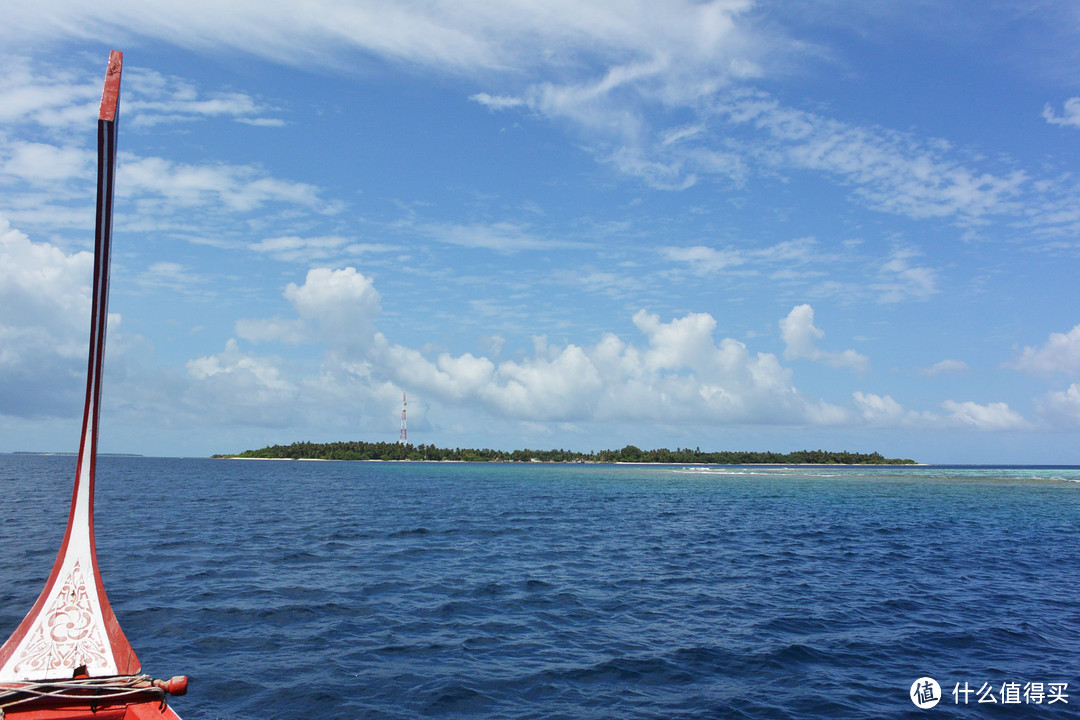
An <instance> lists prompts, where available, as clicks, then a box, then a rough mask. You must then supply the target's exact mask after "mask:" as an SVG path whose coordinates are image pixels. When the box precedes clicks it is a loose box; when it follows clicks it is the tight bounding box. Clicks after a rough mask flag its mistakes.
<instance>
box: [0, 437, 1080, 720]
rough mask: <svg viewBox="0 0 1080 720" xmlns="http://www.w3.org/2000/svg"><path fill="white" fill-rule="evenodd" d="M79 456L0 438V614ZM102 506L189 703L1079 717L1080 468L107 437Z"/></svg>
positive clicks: (120, 574) (158, 647)
mask: <svg viewBox="0 0 1080 720" xmlns="http://www.w3.org/2000/svg"><path fill="white" fill-rule="evenodd" d="M73 476H74V458H70V457H35V456H3V455H0V636H4V637H6V635H7V634H8V633H10V632H11V630H13V629H14V627H15V625H16V624H17V623H18V621H19V620H20V619H21V617H22V616H23V614H25V613H26V611H27V610H29V608H30V606H31V604H32V603H33V601H34V599H35V598H36V596H37V594H38V592H39V591H40V588H41V586H42V584H43V583H44V580H45V577H46V575H47V574H48V571H49V569H50V566H51V564H52V560H53V557H54V555H55V553H56V549H57V547H58V545H59V541H60V536H61V534H62V532H63V527H64V523H65V520H66V516H67V504H68V502H69V499H70V493H71V484H72V478H73ZM97 508H98V517H97V540H98V554H99V561H100V564H101V570H102V574H103V576H104V580H105V585H106V588H107V589H108V592H109V597H110V600H111V602H112V605H113V609H114V610H115V611H116V614H117V616H118V617H119V619H120V622H121V624H122V625H123V627H124V629H125V631H126V633H127V635H128V638H129V639H130V640H131V642H132V644H133V645H134V646H135V649H136V651H137V652H138V654H139V656H140V659H141V660H142V662H143V667H144V670H145V671H147V672H150V673H152V674H154V675H155V676H157V677H168V676H170V675H174V674H187V675H189V676H190V677H191V678H192V684H191V689H190V692H189V694H188V695H187V696H186V697H183V698H178V699H175V700H174V701H173V706H174V708H176V709H177V711H178V712H179V713H180V714H181V716H183V717H184V718H185V720H201V719H212V718H230V719H237V720H240V719H245V718H251V719H254V718H260V719H262V718H343V719H349V718H422V717H436V718H444V717H445V718H776V719H778V720H779V719H787V718H834V717H835V718H894V717H904V718H906V717H911V718H916V717H937V718H983V717H987V718H1025V717H1045V718H1067V717H1078V716H1080V713H1078V712H1077V711H1078V709H1080V609H1078V606H1077V592H1078V588H1080V563H1078V562H1077V557H1076V556H1077V546H1078V543H1077V528H1078V519H1080V470H1077V469H1062V468H1043V469H1030V468H1028V469H1008V468H933V467H923V468H780V467H756V468H754V467H734V468H683V467H674V466H650V467H641V466H583V465H515V466H507V465H484V464H476V465H474V464H427V463H412V464H409V463H404V464H390V463H344V462H256V461H215V460H177V459H150V458H110V457H106V458H102V459H100V460H99V470H98V493H97ZM923 676H929V677H933V678H934V679H936V680H937V681H938V683H939V684H940V686H941V688H942V693H943V695H944V697H943V699H942V701H941V704H939V705H938V706H937V707H936V708H933V709H930V710H920V709H918V708H917V707H916V706H915V705H914V704H913V703H912V701H911V699H910V698H909V690H910V688H911V685H912V683H913V682H914V681H915V680H916V679H917V678H920V677H923ZM964 683H967V686H968V687H969V688H970V689H971V690H972V693H971V694H970V695H967V696H966V700H967V702H966V704H965V702H964V700H965V696H964V695H963V693H960V694H959V695H954V693H953V691H954V689H956V688H957V685H958V684H959V686H960V688H963V687H964ZM1011 683H1018V684H1019V685H1020V686H1023V685H1025V684H1027V683H1042V684H1043V687H1044V689H1048V688H1049V685H1050V683H1067V684H1068V685H1067V689H1066V690H1065V692H1066V693H1067V694H1068V698H1067V699H1068V704H1066V703H1064V702H1061V701H1058V702H1056V703H1053V704H1049V699H1050V698H1049V696H1047V697H1044V698H1043V702H1042V703H1041V704H1038V705H1037V704H1035V703H1034V701H1033V700H1032V699H1030V698H1032V697H1035V696H1031V695H1029V696H1028V699H1025V698H1024V697H1023V696H1021V697H1020V702H1018V703H1011V702H1010V703H1003V702H1002V701H1003V700H1004V699H1011V698H1010V697H1007V696H1005V695H1003V694H1002V690H1003V689H1005V687H1006V686H1009V687H1011V685H1010V684H1011ZM984 685H985V686H986V687H987V688H992V689H993V691H994V697H995V698H996V699H997V700H998V702H997V704H990V703H986V702H984V703H979V702H978V699H979V696H978V692H977V691H978V690H980V689H981V688H983V686H984ZM1028 687H1029V690H1030V689H1037V686H1028ZM1058 687H1059V688H1060V686H1058ZM985 697H986V695H985V694H984V699H985ZM957 700H959V701H960V702H959V703H958V702H957Z"/></svg>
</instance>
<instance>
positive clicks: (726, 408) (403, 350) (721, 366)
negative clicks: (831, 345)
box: [189, 268, 847, 424]
mask: <svg viewBox="0 0 1080 720" xmlns="http://www.w3.org/2000/svg"><path fill="white" fill-rule="evenodd" d="M285 297H286V299H288V300H289V301H290V302H291V303H292V305H293V307H294V308H295V310H296V313H297V316H298V317H297V318H295V319H283V318H273V319H269V320H246V321H243V322H241V323H238V324H237V334H238V335H239V336H241V337H243V338H245V339H248V340H251V341H265V340H282V341H293V342H315V341H318V342H321V343H323V344H324V345H325V346H326V347H327V348H328V355H327V356H326V358H325V361H324V362H325V363H329V364H328V365H324V367H337V368H339V369H343V368H346V367H357V368H361V369H362V372H363V373H364V375H365V377H367V378H369V379H370V381H372V382H375V381H385V380H389V381H391V382H392V383H393V384H394V385H395V386H398V387H402V388H405V389H407V390H408V391H409V392H410V393H412V392H415V393H418V394H419V395H422V396H425V397H428V398H429V399H431V400H433V401H436V402H440V403H445V404H453V405H455V406H462V407H476V408H482V409H483V410H485V411H486V412H488V413H491V414H493V415H495V416H497V417H505V418H511V419H515V420H523V421H578V420H591V421H619V422H622V421H632V420H649V421H664V422H692V421H708V422H746V423H797V424H822V423H824V424H835V423H838V422H842V421H844V420H846V419H847V413H846V412H845V411H844V410H843V409H841V408H839V407H836V406H832V405H830V404H828V403H824V402H820V401H814V400H811V399H809V398H806V397H804V396H803V395H801V394H800V393H799V392H798V391H796V390H795V388H794V387H793V386H792V383H791V371H790V370H787V369H785V368H783V367H782V366H781V365H780V363H779V361H778V360H777V359H776V357H775V356H773V355H771V354H768V353H757V354H752V353H750V352H749V351H748V349H747V347H746V346H745V345H744V344H743V343H741V342H738V341H736V340H733V339H731V338H724V339H721V340H720V341H719V342H717V340H716V339H715V338H714V333H715V331H716V320H715V319H714V318H713V317H712V316H711V315H708V314H705V313H691V314H688V315H686V316H684V317H681V318H675V319H673V320H671V321H670V322H662V321H661V320H660V318H659V316H657V315H653V314H649V313H646V312H645V311H639V312H638V313H636V314H635V315H634V317H633V322H634V324H635V326H637V328H638V329H639V330H640V331H641V332H642V333H643V334H644V335H645V337H646V338H647V341H648V342H647V346H646V347H644V348H639V347H636V346H634V345H632V344H629V343H626V342H624V341H622V340H620V339H619V338H617V337H616V336H614V335H611V334H607V335H604V336H603V337H602V338H601V340H600V341H599V342H598V343H597V344H596V345H594V346H591V347H583V346H579V345H576V344H572V343H571V344H567V345H565V346H561V347H560V346H554V345H549V344H548V343H547V342H546V341H545V340H544V339H542V338H538V339H537V341H536V346H535V348H534V353H533V355H532V356H531V357H526V358H517V359H513V360H506V361H502V362H499V363H496V362H494V361H492V360H490V359H488V358H485V357H476V356H474V355H472V354H469V353H466V354H464V355H459V356H454V355H451V354H449V353H442V354H439V355H438V356H437V357H435V358H434V359H429V358H428V357H426V356H425V355H424V354H423V353H421V352H419V351H417V350H414V349H411V348H408V347H404V346H401V345H397V344H394V343H392V342H390V341H389V340H388V339H387V338H386V337H385V335H383V334H382V333H381V332H378V330H377V328H376V326H375V319H376V317H377V315H378V313H379V296H378V293H377V292H376V290H375V289H374V286H373V285H372V284H371V281H370V280H369V279H368V278H366V277H364V276H363V275H361V274H360V273H357V272H356V271H355V270H354V269H353V268H345V269H344V270H330V269H325V268H321V269H314V270H311V271H310V272H309V273H308V275H307V278H306V280H305V282H304V284H303V285H296V284H290V285H289V286H288V287H287V288H286V291H285ZM227 351H228V352H227V353H226V355H227V357H221V358H219V357H212V358H204V359H202V360H200V361H199V362H198V363H196V364H193V365H190V366H189V371H190V372H191V373H192V375H193V376H197V377H198V378H199V379H205V378H208V377H211V376H212V375H217V374H221V373H222V372H224V370H223V368H229V367H235V368H238V369H242V370H245V371H247V372H253V369H252V368H251V367H250V366H249V365H245V364H244V363H243V362H241V361H242V360H243V356H241V355H239V354H238V349H237V348H236V347H235V345H233V346H230V347H229V348H227ZM349 372H352V371H349Z"/></svg>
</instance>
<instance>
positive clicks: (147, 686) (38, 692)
mask: <svg viewBox="0 0 1080 720" xmlns="http://www.w3.org/2000/svg"><path fill="white" fill-rule="evenodd" d="M165 686H166V683H165V682H164V681H161V680H154V679H153V678H152V677H151V676H149V675H116V676H112V677H96V678H75V679H72V680H46V681H42V682H25V683H7V684H0V720H3V718H4V712H5V711H6V710H11V709H12V708H15V707H18V706H20V705H25V704H28V703H34V704H38V703H42V704H50V705H52V704H57V705H67V704H71V703H82V704H87V703H88V704H89V705H90V706H91V708H94V707H98V706H102V705H109V704H115V703H118V702H122V701H124V700H126V699H133V698H135V697H140V698H142V699H143V701H144V702H145V701H147V700H151V699H154V700H157V701H158V702H159V703H161V709H163V710H164V709H165V705H166V702H165V696H166V695H167V694H168V692H169V691H168V689H167V687H165ZM185 689H186V688H185ZM176 694H181V693H176Z"/></svg>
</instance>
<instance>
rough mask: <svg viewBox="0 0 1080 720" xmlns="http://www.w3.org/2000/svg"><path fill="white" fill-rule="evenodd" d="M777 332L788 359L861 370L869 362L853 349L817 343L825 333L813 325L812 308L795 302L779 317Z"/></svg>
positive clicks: (866, 366) (868, 364)
mask: <svg viewBox="0 0 1080 720" xmlns="http://www.w3.org/2000/svg"><path fill="white" fill-rule="evenodd" d="M780 333H781V335H782V336H783V338H784V343H785V345H786V346H787V347H786V349H785V350H784V357H785V358H787V359H788V360H795V359H798V358H806V359H807V360H813V361H814V362H820V363H825V364H826V365H829V366H831V367H835V368H845V367H846V368H851V369H853V370H858V371H860V372H861V371H863V370H866V369H867V368H868V367H869V366H870V359H869V358H867V357H866V356H865V355H860V354H859V353H857V352H855V351H854V350H844V351H843V352H827V351H825V350H821V349H820V348H818V347H817V345H816V341H817V340H820V339H821V338H823V337H825V331H824V330H820V329H819V328H817V327H815V326H814V308H812V307H810V306H809V305H797V306H795V307H794V308H792V310H791V312H790V313H788V316H787V317H786V318H784V319H782V320H781V321H780Z"/></svg>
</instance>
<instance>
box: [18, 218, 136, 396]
mask: <svg viewBox="0 0 1080 720" xmlns="http://www.w3.org/2000/svg"><path fill="white" fill-rule="evenodd" d="M93 267H94V258H93V255H92V254H91V253H87V252H77V253H71V254H69V253H66V252H64V251H62V250H60V249H59V248H57V247H55V246H53V245H50V244H49V243H35V242H33V241H31V240H30V239H29V238H28V237H27V236H26V235H25V234H23V233H22V232H20V231H19V230H17V229H15V228H13V227H11V225H10V223H9V222H8V220H7V219H6V218H5V217H4V216H3V215H0V308H3V312H2V313H0V414H4V415H14V416H17V417H40V416H44V415H55V414H65V413H74V412H75V411H76V409H77V407H78V405H79V402H80V400H81V393H80V392H79V389H80V388H79V382H78V379H79V378H83V379H85V373H86V342H87V336H88V333H89V330H88V328H89V318H90V278H91V277H92V275H93ZM115 320H116V319H115V318H113V322H114V323H115Z"/></svg>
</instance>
